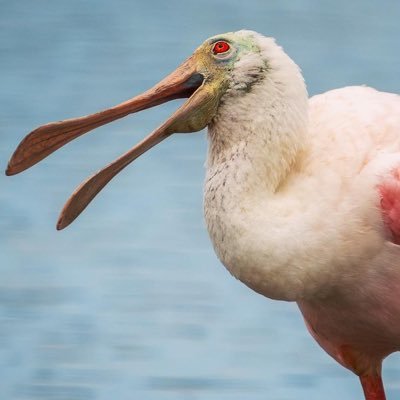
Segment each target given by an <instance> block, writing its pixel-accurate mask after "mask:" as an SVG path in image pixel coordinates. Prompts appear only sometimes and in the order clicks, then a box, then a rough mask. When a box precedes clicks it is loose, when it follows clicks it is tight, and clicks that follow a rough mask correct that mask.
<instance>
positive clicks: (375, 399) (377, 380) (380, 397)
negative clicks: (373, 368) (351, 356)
mask: <svg viewBox="0 0 400 400" xmlns="http://www.w3.org/2000/svg"><path fill="white" fill-rule="evenodd" d="M360 382H361V385H362V387H363V390H364V395H365V400H386V396H385V389H384V388H383V382H382V377H381V375H380V374H377V373H371V374H367V375H360Z"/></svg>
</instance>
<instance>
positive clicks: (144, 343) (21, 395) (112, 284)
mask: <svg viewBox="0 0 400 400" xmlns="http://www.w3.org/2000/svg"><path fill="white" fill-rule="evenodd" d="M399 20H400V3H399V2H398V0H392V1H388V0H386V1H369V2H365V1H363V0H358V1H352V2H349V1H344V0H337V1H335V2H329V3H328V2H315V1H307V0H299V1H289V0H285V1H280V2H266V1H262V0H258V1H248V2H243V1H237V0H230V1H227V0H218V1H215V0H214V1H211V0H207V1H197V2H191V1H187V2H181V1H177V0H169V1H168V2H166V1H165V2H164V1H161V0H159V1H156V0H147V1H132V0H130V1H128V0H114V1H112V2H110V1H105V0H97V1H85V2H83V1H78V0H69V1H59V0H53V1H51V2H49V1H44V0H36V1H28V0H18V1H13V2H6V1H0V29H1V35H0V52H1V62H0V76H1V92H0V96H1V97H0V129H1V141H0V152H1V154H0V157H1V163H2V165H3V167H4V166H5V164H6V161H7V159H8V157H9V155H10V154H11V152H12V151H13V150H14V148H15V146H16V144H17V143H18V142H19V140H20V139H21V138H22V137H23V136H24V134H26V133H27V132H28V131H30V130H31V129H32V128H34V127H36V126H38V125H40V124H43V123H45V122H48V121H52V120H59V119H64V118H68V117H73V116H78V115H83V114H87V113H90V112H93V111H97V110H99V109H101V108H104V107H108V106H110V105H113V104H115V103H117V102H120V101H122V100H125V99H127V98H129V97H131V96H132V95H134V94H137V93H139V92H140V91H142V90H144V89H146V88H148V87H149V86H150V85H152V84H153V83H155V82H157V81H158V80H159V79H160V78H161V77H163V76H164V75H166V73H168V72H170V71H171V70H173V69H174V68H175V67H176V66H177V65H178V64H179V63H180V62H181V61H182V60H183V59H184V58H186V57H187V56H188V55H189V54H190V53H191V52H192V51H193V49H194V48H195V47H197V46H198V45H199V44H200V43H201V42H202V41H203V40H204V39H205V38H207V37H208V36H211V35H214V34H216V33H219V32H224V31H231V30H237V29H240V28H248V29H253V30H257V31H259V32H262V33H264V34H266V35H270V36H275V37H276V38H277V39H278V41H279V43H280V44H281V45H283V46H284V47H285V49H286V50H287V52H288V53H289V54H290V55H291V56H292V57H293V58H294V59H295V60H296V62H297V63H298V64H299V65H301V67H302V69H303V72H304V75H305V78H306V80H307V82H308V87H309V91H310V93H311V94H314V93H317V92H321V91H324V90H327V89H330V88H335V87H339V86H344V85H349V84H363V83H366V84H368V85H371V86H374V87H377V88H379V89H382V90H388V91H395V92H399V91H400V80H399V66H400V56H399V33H400V28H399V23H398V21H399ZM176 106H177V104H176V102H175V104H174V103H171V104H166V105H164V106H162V107H159V108H157V109H154V110H149V111H146V112H143V113H141V114H140V115H135V116H133V117H129V118H126V119H124V120H123V121H118V122H115V123H113V124H112V125H109V126H107V127H105V128H101V129H98V130H97V131H96V132H95V133H93V134H91V135H88V136H87V137H83V138H81V139H79V140H78V141H76V142H75V143H71V144H70V145H69V146H67V147H66V148H65V149H63V150H61V151H59V152H57V153H56V154H55V155H54V156H51V157H49V158H48V159H47V160H46V161H44V162H43V163H41V164H39V165H37V166H36V167H34V168H32V169H31V170H29V171H27V172H25V173H24V174H21V175H20V176H15V177H13V178H6V177H4V176H0V184H1V191H0V236H1V244H0V246H1V249H0V261H1V266H0V273H1V280H0V398H1V399H45V400H50V399H51V400H67V399H68V400H69V399H74V400H83V399H84V400H90V399H104V400H105V399H107V400H109V399H159V400H167V399H185V400H186V399H190V400H194V399H215V400H216V399H218V400H223V399H249V400H250V399H251V400H253V399H254V400H255V399H300V398H301V399H321V398H323V399H337V398H343V399H350V398H361V390H360V388H359V387H358V382H357V380H356V379H355V377H353V376H352V375H351V374H350V373H349V372H347V371H345V370H344V369H343V368H341V367H339V366H338V365H336V364H335V363H334V362H333V361H332V360H331V359H330V358H329V357H328V356H326V355H325V354H324V353H323V352H322V351H321V350H320V349H319V348H318V347H317V345H316V344H315V343H314V342H313V340H312V339H311V338H310V337H309V335H308V333H307V332H306V329H305V328H304V326H303V322H302V320H301V318H300V315H299V313H298V311H297V309H296V307H295V306H294V305H293V304H287V303H282V302H273V301H269V300H266V299H264V298H262V297H261V296H259V295H256V294H255V293H253V292H251V291H250V290H248V289H247V288H245V287H244V286H243V285H241V284H240V283H239V282H237V281H235V280H234V279H232V278H231V277H230V276H229V274H228V273H227V272H226V271H225V270H224V269H223V268H222V267H221V266H220V264H219V262H218V260H217V259H216V257H215V255H214V254H213V252H212V249H211V245H210V243H209V240H208V238H207V234H206V231H205V227H204V222H203V218H202V180H203V173H204V171H203V163H204V156H205V150H206V141H205V137H204V135H203V134H194V135H185V136H183V135H181V136H177V137H175V138H172V139H170V140H168V141H166V142H165V143H163V144H162V145H160V146H158V148H156V149H154V150H153V151H151V152H150V153H149V154H146V155H145V156H143V157H142V158H141V159H140V160H138V161H137V162H136V163H135V165H133V166H132V167H130V168H128V169H127V170H126V171H124V172H123V173H122V174H120V176H118V178H116V179H115V180H114V181H113V182H112V183H111V184H110V185H109V186H108V187H107V189H106V190H104V192H103V193H102V194H101V195H100V196H99V197H98V198H97V199H96V200H95V201H94V202H93V204H91V206H90V207H89V209H88V210H87V211H86V212H85V213H84V214H83V215H82V216H81V218H79V220H78V221H76V222H75V223H74V224H73V225H72V226H71V227H70V228H69V229H66V230H65V231H62V232H56V231H55V229H54V224H55V221H56V219H57V214H58V211H59V210H60V208H61V206H62V205H63V203H64V201H65V199H66V198H67V197H68V195H69V194H70V193H71V191H72V190H73V189H74V187H75V186H76V185H77V184H78V183H79V182H80V181H81V180H82V179H84V178H85V177H86V176H87V175H89V174H90V173H91V172H92V171H94V170H96V169H98V168H100V167H102V166H103V165H104V164H105V163H106V162H109V161H111V160H112V159H114V158H115V157H116V156H117V155H119V154H120V153H122V152H123V151H125V150H126V149H127V148H128V147H130V146H131V145H132V144H134V143H135V142H137V141H138V140H139V139H140V138H142V137H143V136H144V135H145V134H146V133H148V132H149V131H150V130H151V129H152V128H154V127H155V126H156V125H157V124H159V123H160V122H161V121H163V119H164V118H166V117H167V116H168V115H169V114H170V113H171V112H172V110H174V109H175V108H176ZM399 375H400V363H399V358H398V357H397V356H394V357H391V358H390V359H389V360H388V362H387V363H386V367H385V376H386V383H387V386H388V394H389V398H395V397H398V396H400V386H399V383H398V382H399V381H398V376H399Z"/></svg>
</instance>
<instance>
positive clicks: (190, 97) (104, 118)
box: [6, 31, 294, 229]
mask: <svg viewBox="0 0 400 400" xmlns="http://www.w3.org/2000/svg"><path fill="white" fill-rule="evenodd" d="M271 52H272V53H274V52H275V53H276V54H275V56H274V54H272V55H271V54H268V53H271ZM282 55H284V56H285V57H286V58H287V60H289V61H291V60H290V58H289V57H287V56H286V55H285V53H284V52H283V51H282V50H281V49H280V48H279V47H278V46H277V45H275V43H274V41H273V39H270V38H265V37H264V36H262V35H260V34H258V33H256V32H252V31H238V32H230V33H226V34H222V35H217V36H214V37H212V38H210V39H207V40H206V41H205V42H204V43H203V44H202V45H201V46H200V47H198V48H197V49H196V50H195V52H194V53H193V54H192V55H191V56H190V57H189V58H188V59H187V60H186V61H184V62H183V63H182V64H181V65H180V66H179V67H178V68H177V69H176V70H175V71H174V72H172V73H171V74H170V75H168V76H167V77H166V78H164V79H163V80H162V81H160V82H159V83H158V84H157V85H155V86H154V87H153V88H151V89H149V90H148V91H146V92H144V93H142V94H140V95H138V96H136V97H134V98H132V99H130V100H128V101H126V102H124V103H121V104H119V105H117V106H114V107H112V108H109V109H106V110H103V111H100V112H97V113H95V114H91V115H87V116H84V117H80V118H73V119H69V120H65V121H59V122H53V123H49V124H47V125H43V126H41V127H39V128H37V129H35V130H34V131H32V132H31V133H30V134H29V135H27V136H26V137H25V138H24V139H23V140H22V142H21V143H20V145H19V146H18V148H17V149H16V151H15V152H14V154H13V156H12V157H11V159H10V161H9V164H8V168H7V171H6V174H7V175H14V174H16V173H19V172H21V171H23V170H25V169H27V168H29V167H31V166H32V165H34V164H36V163H37V162H39V161H40V160H42V159H43V158H45V157H47V156H48V155H49V154H51V153H52V152H54V151H55V150H57V149H58V148H60V147H61V146H63V145H65V144H66V143H68V142H70V141H71V140H73V139H75V138H77V137H78V136H80V135H82V134H84V133H86V132H88V131H90V130H92V129H94V128H97V127H99V126H101V125H104V124H106V123H109V122H111V121H114V120H116V119H118V118H121V117H124V116H126V115H128V114H131V113H134V112H137V111H141V110H144V109H147V108H150V107H153V106H156V105H159V104H162V103H164V102H167V101H170V100H173V99H177V98H187V100H186V101H185V102H184V103H183V105H182V106H181V107H180V108H178V110H177V111H175V113H173V115H172V116H171V117H170V118H168V119H167V121H165V122H164V123H163V124H162V125H160V126H159V127H158V128H157V129H155V130H154V131H153V132H152V133H151V134H150V135H149V136H147V137H146V138H145V139H144V140H143V141H141V142H140V143H138V144H137V145H136V146H135V147H133V148H132V149H131V150H129V151H128V152H127V153H125V154H124V155H123V156H121V157H120V158H119V159H117V160H115V161H114V162H113V163H111V164H109V165H108V166H106V167H105V168H104V169H103V170H101V171H99V172H98V173H96V174H95V175H93V176H92V177H90V178H89V179H88V180H87V181H86V182H84V183H83V184H82V185H81V186H80V187H78V189H77V190H76V191H75V192H74V194H73V195H72V196H71V198H70V199H69V200H68V202H67V203H66V205H65V207H64V209H63V211H62V213H61V216H60V220H59V223H58V225H57V226H58V228H59V229H61V228H64V227H65V226H67V225H68V224H70V223H71V222H72V221H73V220H74V219H75V218H76V217H77V216H78V215H79V214H80V213H81V212H82V211H83V209H84V208H85V207H86V206H87V204H88V203H89V202H90V201H91V200H92V199H93V198H94V196H95V195H96V194H97V193H98V192H99V191H100V190H101V189H102V188H103V187H104V186H105V185H106V184H107V183H108V182H109V181H110V180H111V179H112V178H113V177H114V176H115V175H116V174H117V173H118V172H119V171H121V170H122V169H123V168H124V167H125V166H126V165H128V164H129V163H130V162H132V161H133V160H134V159H136V158H137V157H139V156H140V155H141V154H143V153H144V152H145V151H147V150H148V149H150V148H151V147H153V146H154V145H155V144H157V143H159V142H160V141H162V140H163V139H165V138H166V137H168V136H170V135H171V134H173V133H184V132H196V131H199V130H202V129H203V128H205V127H206V126H207V125H209V124H210V123H212V121H213V119H214V118H215V117H216V115H217V114H218V112H219V109H220V107H221V105H222V104H223V103H224V101H225V99H227V98H228V97H229V98H233V97H236V96H245V95H246V94H248V93H249V92H251V91H252V88H253V87H254V86H255V85H257V84H258V83H259V82H261V81H262V80H263V79H264V78H265V77H266V76H267V75H268V71H269V70H271V68H272V70H273V69H274V62H276V61H277V60H278V62H279V58H280V57H282ZM293 64H294V63H293ZM278 70H279V68H278Z"/></svg>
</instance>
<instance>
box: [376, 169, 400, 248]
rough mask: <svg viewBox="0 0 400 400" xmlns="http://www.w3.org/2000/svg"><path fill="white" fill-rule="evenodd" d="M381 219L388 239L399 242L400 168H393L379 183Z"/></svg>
mask: <svg viewBox="0 0 400 400" xmlns="http://www.w3.org/2000/svg"><path fill="white" fill-rule="evenodd" d="M379 191H380V195H381V210H382V216H383V221H384V223H385V225H386V227H387V230H388V233H389V235H390V239H391V241H392V242H393V243H395V244H400V169H397V168H396V169H394V170H392V172H391V173H390V174H389V176H388V177H387V178H386V179H385V180H384V182H383V183H382V184H381V185H379Z"/></svg>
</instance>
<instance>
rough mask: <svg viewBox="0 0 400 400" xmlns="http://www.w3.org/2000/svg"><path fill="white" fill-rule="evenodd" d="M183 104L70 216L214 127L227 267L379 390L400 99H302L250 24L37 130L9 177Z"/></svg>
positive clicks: (346, 95) (391, 329)
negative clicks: (167, 149) (150, 80)
mask: <svg viewBox="0 0 400 400" xmlns="http://www.w3.org/2000/svg"><path fill="white" fill-rule="evenodd" d="M176 98H188V100H187V101H186V102H185V103H184V104H183V105H182V106H181V107H180V108H179V109H178V110H177V111H176V112H175V113H174V114H173V115H172V116H171V117H170V118H169V119H168V120H167V121H166V122H164V123H163V124H162V125H161V126H160V127H158V128H157V129H155V130H154V131H153V133H151V134H150V135H149V136H148V137H146V138H145V139H144V140H143V141H141V142H140V143H139V144H137V145H136V146H135V147H133V148H132V149H131V150H129V151H128V152H127V153H125V154H124V155H122V156H121V157H120V158H118V159H117V160H115V161H114V162H112V163H111V164H109V165H108V166H106V167H105V168H104V169H102V170H101V171H99V172H97V173H96V174H94V175H93V176H92V177H90V178H89V179H88V180H87V181H85V182H84V183H82V184H81V185H80V186H79V187H78V188H77V189H76V191H75V192H74V193H73V194H72V196H71V197H70V199H69V200H68V202H67V203H66V205H65V206H64V209H63V210H62V212H61V216H60V219H59V221H58V224H57V228H58V229H62V228H65V227H66V226H67V225H69V224H70V223H71V222H72V221H73V220H74V219H75V218H76V217H77V216H78V215H79V214H80V213H81V212H82V210H83V209H84V208H85V207H86V206H87V205H88V203H89V202H90V201H91V200H92V199H93V198H94V197H95V196H96V194H97V193H98V192H99V191H100V190H101V189H102V188H103V187H104V186H105V185H106V184H107V183H108V182H109V181H110V180H111V179H112V178H113V177H114V176H115V175H116V174H117V173H118V172H119V171H121V170H122V169H123V168H125V167H126V166H127V165H128V164H129V163H130V162H132V161H133V160H134V159H135V158H137V157H138V156H140V155H141V154H142V153H144V152H145V151H147V150H148V149H150V148H151V147H152V146H154V145H155V144H157V143H159V142H161V141H162V140H163V139H165V138H167V137H168V136H170V135H171V134H173V133H175V132H194V131H199V130H201V129H203V128H205V127H206V126H208V139H209V151H208V161H207V173H206V181H205V190H204V211H205V219H206V223H207V227H208V231H209V234H210V237H211V240H212V242H213V245H214V248H215V251H216V253H217V255H218V257H219V259H220V260H221V261H222V263H223V264H224V265H225V267H226V268H227V269H228V270H229V271H230V272H231V273H232V274H233V275H234V276H235V277H236V278H237V279H240V280H241V281H242V282H243V283H244V284H246V285H247V286H248V287H250V288H251V289H253V290H255V291H256V292H258V293H260V294H262V295H264V296H266V297H270V298H272V299H279V300H287V301H295V302H297V304H298V306H299V308H300V310H301V312H302V314H303V316H304V319H305V321H306V324H307V327H308V329H309V331H310V332H311V334H312V336H313V337H314V338H315V340H316V341H317V342H318V343H319V344H320V345H321V346H322V348H323V349H325V351H326V352H328V353H329V354H330V355H331V356H332V357H333V358H334V359H335V360H336V361H338V362H339V363H340V364H342V365H343V366H344V367H346V368H348V369H350V370H351V371H353V372H354V373H355V374H356V375H358V376H359V378H360V381H361V384H362V387H363V390H364V393H365V398H366V399H367V400H373V399H374V400H382V399H384V398H385V394H384V388H383V384H382V380H381V365H382V360H383V359H384V358H385V357H386V356H387V355H388V354H390V353H392V352H394V351H397V350H399V349H400V246H399V244H400V97H399V96H397V95H395V94H389V93H382V92H378V91H376V90H374V89H371V88H368V87H345V88H342V89H337V90H332V91H329V92H327V93H324V94H321V95H318V96H314V97H312V98H311V99H308V95H307V91H306V87H305V84H304V80H303V77H302V75H301V72H300V70H299V68H298V67H297V65H296V64H295V63H294V62H293V61H292V60H291V59H290V58H289V57H288V56H287V55H286V54H285V53H284V51H283V50H282V48H280V47H279V46H278V45H277V44H275V41H274V40H273V39H271V38H267V37H264V36H262V35H260V34H258V33H256V32H252V31H239V32H235V33H227V34H222V35H217V36H214V37H212V38H210V39H208V40H206V41H205V42H204V43H203V44H202V45H201V46H200V47H199V48H198V49H197V50H196V51H195V52H194V54H193V55H192V56H191V57H190V58H188V59H187V60H186V61H185V62H184V63H183V64H182V65H181V66H179V67H178V69H177V70H176V71H175V72H173V73H172V74H170V75H169V76H168V77H166V78H165V79H164V80H162V81H161V82H160V83H158V84H157V85H156V86H154V87H153V88H152V89H150V90H148V91H147V92H145V93H143V94H141V95H138V96H136V97H134V98H133V99H131V100H128V101H126V102H124V103H121V104H119V105H117V106H115V107H112V108H110V109H107V110H104V111H100V112H98V113H95V114H92V115H88V116H84V117H81V118H75V119H69V120H65V121H60V122H53V123H50V124H47V125H44V126H41V127H39V128H37V129H36V130H34V131H33V132H31V133H30V134H29V135H28V136H26V137H25V139H23V140H22V142H21V144H20V145H19V146H18V148H17V149H16V151H15V153H14V155H13V156H12V158H11V160H10V162H9V165H8V168H7V171H6V173H7V174H8V175H12V174H16V173H18V172H21V171H23V170H24V169H26V168H28V167H30V166H32V165H33V164H35V163H37V162H38V161H40V160H42V159H43V158H44V157H46V156H48V155H49V154H50V153H52V152H53V151H55V150H57V149H58V148H60V147H61V146H63V145H64V144H66V143H68V142H69V141H71V140H72V139H75V138H77V137H78V136H80V135H82V134H83V133H85V132H88V131H90V130H92V129H94V128H96V127H98V126H100V125H103V124H106V123H108V122H111V121H113V120H115V119H118V118H121V117H123V116H125V115H127V114H129V113H133V112H137V111H140V110H143V109H145V108H149V107H153V106H155V105H158V104H161V103H164V102H166V101H169V100H172V99H176Z"/></svg>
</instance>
